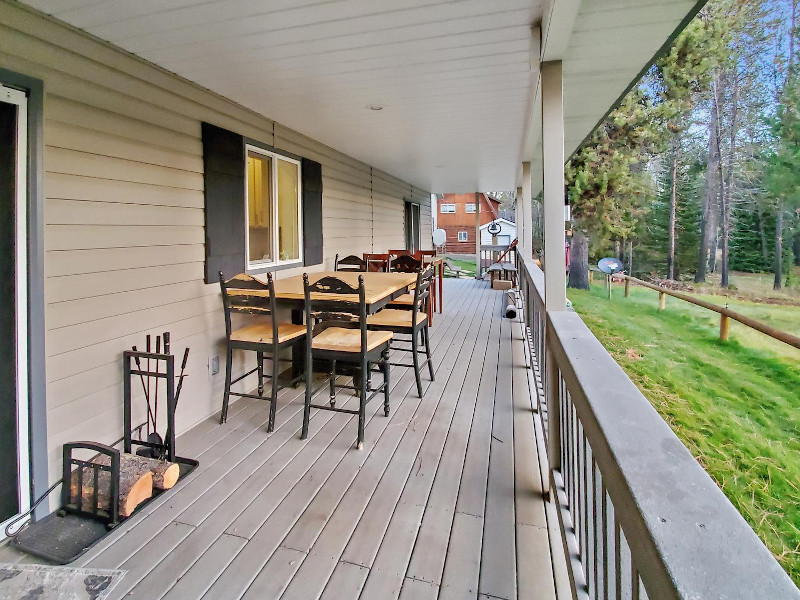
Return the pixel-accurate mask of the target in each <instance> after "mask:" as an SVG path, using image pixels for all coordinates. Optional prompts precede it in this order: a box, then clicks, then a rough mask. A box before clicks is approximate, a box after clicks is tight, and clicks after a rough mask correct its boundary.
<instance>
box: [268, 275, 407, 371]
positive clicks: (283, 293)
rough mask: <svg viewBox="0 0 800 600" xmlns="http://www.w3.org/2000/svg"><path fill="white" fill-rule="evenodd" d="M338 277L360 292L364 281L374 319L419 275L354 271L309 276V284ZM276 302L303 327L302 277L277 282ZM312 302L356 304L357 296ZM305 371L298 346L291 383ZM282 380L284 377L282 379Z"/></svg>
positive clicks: (324, 296) (334, 296)
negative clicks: (375, 315)
mask: <svg viewBox="0 0 800 600" xmlns="http://www.w3.org/2000/svg"><path fill="white" fill-rule="evenodd" d="M328 276H331V277H336V278H338V279H341V280H342V281H344V282H345V283H347V284H348V285H350V286H352V287H354V288H356V289H357V288H358V278H359V276H362V277H364V296H365V301H366V305H367V314H368V315H372V314H375V313H376V312H378V311H379V310H381V309H382V308H384V307H385V306H386V305H387V304H389V302H391V301H392V300H394V299H395V298H397V297H398V296H402V295H403V294H406V293H408V289H409V287H410V286H412V285H414V284H415V283H416V281H417V274H416V273H360V272H353V271H321V272H317V273H308V281H309V283H314V282H316V281H319V280H320V279H322V278H323V277H328ZM273 285H274V286H275V287H274V289H275V301H276V303H277V304H278V306H279V307H281V306H282V307H285V308H288V309H291V313H292V323H294V324H296V325H302V324H303V312H304V308H305V291H304V288H303V276H302V275H295V276H293V277H287V278H286V279H276V280H275V281H274V283H273ZM311 297H312V298H313V299H321V300H330V301H333V302H336V301H341V302H343V303H348V304H350V303H355V304H357V303H358V301H359V299H358V294H320V293H314V294H311ZM304 369H305V351H304V350H303V348H301V347H299V346H297V345H295V346H293V347H292V372H291V376H290V377H288V378H289V379H292V380H293V379H295V378H296V377H298V376H299V375H301V374H302V373H303V370H304ZM282 377H283V376H282Z"/></svg>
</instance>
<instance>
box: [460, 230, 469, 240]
mask: <svg viewBox="0 0 800 600" xmlns="http://www.w3.org/2000/svg"><path fill="white" fill-rule="evenodd" d="M462 233H463V234H464V239H463V240H462V239H461V234H462ZM458 241H459V242H468V241H469V231H459V232H458Z"/></svg>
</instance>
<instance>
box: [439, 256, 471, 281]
mask: <svg viewBox="0 0 800 600" xmlns="http://www.w3.org/2000/svg"><path fill="white" fill-rule="evenodd" d="M450 262H452V263H453V266H459V267H461V269H462V271H461V277H462V278H463V277H475V261H474V260H461V259H458V258H450ZM444 274H445V276H447V277H455V274H453V273H451V272H450V271H447V270H446V271H445V272H444Z"/></svg>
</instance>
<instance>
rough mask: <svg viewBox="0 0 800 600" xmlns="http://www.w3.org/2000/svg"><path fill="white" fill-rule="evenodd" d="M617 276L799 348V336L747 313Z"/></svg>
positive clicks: (621, 275)
mask: <svg viewBox="0 0 800 600" xmlns="http://www.w3.org/2000/svg"><path fill="white" fill-rule="evenodd" d="M617 277H622V278H624V279H628V280H630V281H632V282H634V283H636V284H637V285H641V286H642V287H646V288H649V289H651V290H656V291H657V292H660V293H662V294H666V295H667V296H672V297H674V298H678V299H680V300H683V301H684V302H689V303H690V304H694V305H695V306H700V307H702V308H706V309H708V310H713V311H714V312H716V313H719V314H721V315H725V316H726V317H729V318H731V319H733V320H734V321H738V322H739V323H741V324H742V325H746V326H747V327H750V328H751V329H755V330H756V331H760V332H761V333H763V334H765V335H768V336H769V337H771V338H774V339H776V340H778V341H781V342H783V343H785V344H789V345H790V346H794V347H795V348H798V349H800V337H798V336H796V335H792V334H791V333H788V332H786V331H781V330H780V329H775V328H774V327H770V326H769V325H767V324H766V323H762V322H761V321H758V320H756V319H753V318H751V317H748V316H747V315H743V314H742V313H739V312H736V311H734V310H731V309H729V308H726V307H724V306H719V305H718V304H714V303H713V302H708V301H706V300H703V299H701V298H695V297H694V296H690V295H688V294H684V293H682V292H678V291H676V290H670V289H667V288H664V287H661V286H660V285H656V284H654V283H650V282H648V281H643V280H641V279H637V278H636V277H631V276H630V275H623V274H621V273H619V274H617Z"/></svg>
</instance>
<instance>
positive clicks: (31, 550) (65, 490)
mask: <svg viewBox="0 0 800 600" xmlns="http://www.w3.org/2000/svg"><path fill="white" fill-rule="evenodd" d="M148 338H149V336H148ZM165 338H166V340H168V339H169V334H165ZM148 346H149V339H148ZM159 350H160V348H159ZM187 356H188V349H187V351H186V352H185V354H184V359H183V364H182V366H181V374H180V376H179V377H178V385H177V389H176V385H175V380H176V377H175V357H174V356H173V355H172V354H171V353H170V352H169V346H168V342H167V343H165V347H164V352H160V351H157V352H149V351H144V352H140V351H137V350H136V349H135V347H134V349H133V350H127V351H125V352H123V437H122V438H120V439H119V440H117V441H116V442H114V444H112V445H110V446H109V445H105V444H100V443H97V442H89V441H80V442H70V443H67V444H64V446H63V470H62V477H61V479H60V480H58V481H57V482H55V483H54V484H53V485H52V486H51V487H50V488H49V489H48V490H47V491H46V492H45V493H44V495H42V496H41V497H40V498H39V499H38V500H37V501H36V502H35V503H34V504H33V506H31V508H30V510H28V511H27V512H26V513H24V514H22V515H20V516H19V517H17V519H15V520H14V521H12V522H10V523H9V524H8V525H7V526H6V535H7V536H8V537H10V538H12V544H13V546H14V547H15V548H17V549H18V550H21V551H23V552H26V553H28V554H32V555H34V556H38V557H40V558H44V559H46V560H48V561H51V562H53V563H56V564H62V565H63V564H68V563H70V562H72V561H74V560H75V559H77V558H78V557H79V556H81V555H82V554H84V553H85V552H86V551H87V550H89V548H90V547H92V546H93V545H94V544H96V543H97V542H99V541H100V540H101V539H102V538H103V537H105V536H106V535H108V533H109V532H110V531H111V530H113V529H114V528H115V527H116V526H117V525H118V524H119V523H120V522H121V518H120V516H119V481H120V455H121V452H125V453H128V454H130V453H134V452H135V453H136V454H140V455H144V456H149V457H155V458H162V459H166V460H168V461H170V462H174V463H177V464H178V465H179V467H180V477H179V481H181V480H183V479H184V478H185V477H186V476H187V475H188V474H189V473H190V472H191V471H192V470H194V469H195V468H196V467H197V466H198V464H199V463H198V461H197V460H194V459H191V458H184V457H181V456H176V454H175V409H176V406H177V400H178V398H179V396H180V389H181V387H182V383H183V378H184V377H185V372H184V371H185V367H186V358H187ZM162 367H163V368H162ZM137 380H138V381H139V382H141V385H142V388H143V390H148V391H147V392H145V397H134V394H133V389H134V387H135V385H138V384H137V383H136V382H137ZM153 380H154V382H155V386H153V387H149V385H148V384H149V383H151V381H153ZM159 386H161V387H162V388H164V389H165V396H166V398H165V400H166V411H165V413H166V414H165V415H164V417H163V419H162V421H165V422H166V433H165V435H164V436H163V438H162V437H161V435H160V434H158V433H157V432H156V429H157V427H158V424H159V421H158V419H157V413H156V414H153V409H154V407H151V402H150V400H151V399H150V397H149V393H148V392H152V391H154V390H155V389H157V388H158V387H159ZM142 401H144V402H146V403H147V421H146V422H144V423H141V424H139V425H136V426H134V425H133V415H134V410H133V409H134V406H136V403H137V402H142ZM119 445H121V446H122V450H121V451H120V450H119V449H118V448H115V446H119ZM90 453H91V454H94V456H93V457H91V458H80V457H79V456H78V454H81V456H85V455H86V454H90ZM100 456H105V457H107V460H104V461H103V462H97V461H96V459H97V458H98V457H100ZM75 472H77V477H75V479H76V480H77V486H78V492H77V494H75V493H74V491H73V490H72V483H71V482H72V481H73V477H74V475H75ZM85 473H88V475H86V474H85ZM106 473H107V474H108V475H105V474H106ZM87 477H88V480H89V481H93V483H94V485H93V489H92V491H91V492H90V493H89V498H88V500H87V498H86V497H85V496H84V494H83V489H82V485H83V482H84V481H86V480H87V479H86V478H87ZM101 481H103V482H106V481H107V482H108V486H109V489H108V499H109V501H108V503H109V505H108V507H103V508H101V506H100V501H99V494H100V492H99V490H101V489H103V488H102V485H100V482H101ZM59 485H61V506H60V508H59V509H58V510H57V511H55V512H53V513H51V514H49V515H47V516H46V517H44V518H42V519H39V520H33V521H30V522H28V523H25V524H24V525H23V526H22V527H21V528H19V529H18V530H17V531H13V529H14V527H15V526H16V524H17V523H19V522H20V521H23V520H24V519H25V518H26V517H28V516H29V515H31V514H33V512H34V510H35V509H36V508H37V507H38V506H39V505H40V504H41V503H42V502H43V501H45V500H46V499H47V498H48V497H49V496H50V494H51V493H52V492H53V491H54V490H55V489H56V488H57V487H58V486H59ZM172 489H175V488H172ZM167 491H169V490H167ZM161 493H165V492H163V491H160V490H153V496H152V497H151V498H150V499H148V500H146V501H144V502H143V503H142V504H140V505H139V506H138V507H137V509H136V510H135V511H134V513H133V514H132V515H131V516H130V517H128V519H132V518H136V516H137V514H139V513H140V511H141V508H142V507H144V506H146V505H147V504H149V502H151V501H152V499H153V498H156V497H158V496H159V495H160V494H161Z"/></svg>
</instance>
